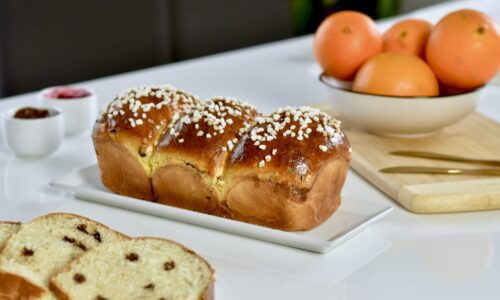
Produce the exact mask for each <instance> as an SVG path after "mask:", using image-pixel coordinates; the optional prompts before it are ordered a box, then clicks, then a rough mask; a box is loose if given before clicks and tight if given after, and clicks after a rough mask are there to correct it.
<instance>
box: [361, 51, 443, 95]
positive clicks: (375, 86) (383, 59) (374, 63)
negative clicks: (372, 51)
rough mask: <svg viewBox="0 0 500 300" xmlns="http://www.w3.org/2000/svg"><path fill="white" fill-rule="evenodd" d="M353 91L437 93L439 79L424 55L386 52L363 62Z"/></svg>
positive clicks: (387, 93)
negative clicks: (422, 56)
mask: <svg viewBox="0 0 500 300" xmlns="http://www.w3.org/2000/svg"><path fill="white" fill-rule="evenodd" d="M352 89H353V91H355V92H361V93H367V94H377V95H386V96H437V95H438V94H439V83H438V81H437V79H436V76H435V75H434V73H433V72H432V70H431V68H430V67H429V66H428V65H427V64H426V63H425V61H423V60H422V59H421V58H419V57H417V56H415V55H410V54H405V53H397V52H383V53H380V54H377V55H375V56H374V57H372V58H370V59H369V60H368V61H367V62H366V63H364V64H363V66H361V68H360V69H359V71H358V73H357V74H356V78H354V83H353V87H352Z"/></svg>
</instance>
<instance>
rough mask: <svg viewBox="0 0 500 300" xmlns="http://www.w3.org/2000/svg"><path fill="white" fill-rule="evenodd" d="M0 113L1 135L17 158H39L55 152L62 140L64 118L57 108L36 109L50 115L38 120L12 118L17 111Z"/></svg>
mask: <svg viewBox="0 0 500 300" xmlns="http://www.w3.org/2000/svg"><path fill="white" fill-rule="evenodd" d="M21 108H22V107H17V108H13V109H9V110H7V111H5V112H3V113H2V133H3V138H4V141H5V144H6V145H7V147H8V148H9V149H10V150H11V151H12V152H14V154H16V155H17V156H21V157H41V156H46V155H49V154H51V153H53V152H55V151H56V150H57V149H59V147H60V146H61V143H62V141H63V139H64V118H63V115H62V111H61V110H60V109H58V108H49V107H37V108H45V109H48V110H49V113H50V115H49V116H48V117H46V118H39V119H19V118H14V115H15V113H16V112H17V110H19V109H21Z"/></svg>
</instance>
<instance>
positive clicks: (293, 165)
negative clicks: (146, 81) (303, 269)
mask: <svg viewBox="0 0 500 300" xmlns="http://www.w3.org/2000/svg"><path fill="white" fill-rule="evenodd" d="M158 89H161V88H160V87H141V88H138V89H131V90H128V92H125V94H126V95H128V96H126V97H123V96H119V97H117V98H116V99H115V100H114V101H113V102H112V103H111V104H110V105H109V106H108V108H107V110H106V111H105V112H104V114H103V117H102V118H101V120H100V121H98V123H97V125H96V127H95V130H94V133H93V140H94V144H95V148H96V152H97V158H98V163H99V167H100V170H101V176H102V181H103V183H104V185H105V186H106V187H108V188H109V189H110V190H111V191H113V192H116V193H119V194H123V195H127V196H131V197H136V198H140V199H146V200H151V201H156V202H159V203H162V204H167V205H172V206H177V207H181V208H185V209H190V210H195V211H199V212H203V213H208V214H213V215H218V216H222V217H226V218H231V219H235V220H240V221H244V222H249V223H254V224H258V225H262V226H268V227H271V228H276V229H281V230H288V231H295V230H308V229H311V228H313V227H315V226H317V225H318V224H320V223H321V222H323V221H325V220H326V219H327V218H328V217H329V216H330V215H331V214H332V213H333V212H334V211H335V210H336V209H337V207H338V206H339V205H340V192H341V189H342V187H343V184H344V181H345V178H346V175H347V170H348V167H349V161H350V156H351V154H350V146H349V142H348V140H347V138H346V137H345V136H344V134H343V133H342V131H341V130H340V122H339V121H337V120H335V119H332V118H331V117H330V116H328V115H327V114H325V113H322V112H321V111H319V110H317V109H313V108H310V107H287V108H284V109H279V110H277V111H276V112H274V113H271V114H270V115H268V116H262V114H261V113H260V112H258V111H257V110H256V109H255V108H253V107H252V106H251V105H248V104H246V103H244V102H241V101H237V100H235V99H228V98H224V97H214V98H213V99H210V100H208V101H205V102H200V101H198V100H197V99H196V98H195V97H193V96H183V97H180V96H179V97H178V98H175V97H174V98H172V97H170V96H162V97H163V98H161V99H157V98H154V99H155V100H154V101H162V103H165V106H166V107H169V109H165V111H163V110H154V111H153V112H154V114H151V110H148V111H147V110H145V107H143V106H142V105H143V104H142V103H143V100H142V99H143V98H142V97H143V96H142V95H143V93H137V92H135V93H134V92H130V91H134V90H140V91H148V92H149V94H150V95H153V94H154V91H156V90H158ZM170 89H171V90H175V89H174V88H170ZM121 95H123V93H122V94H121ZM154 95H156V94H154ZM166 95H170V94H169V93H166ZM183 95H189V94H187V93H185V92H183ZM151 97H152V96H151ZM184 98H187V99H189V100H186V101H184V100H183V102H182V103H184V104H183V105H179V101H180V100H179V99H184ZM175 99H177V100H175ZM138 101H139V103H140V104H137V103H138ZM120 107H121V108H120ZM130 107H132V108H131V111H130V112H129V111H128V110H126V109H128V108H130ZM120 109H122V110H123V109H125V111H124V114H125V115H126V116H129V115H130V114H131V113H133V112H134V111H135V112H134V113H133V114H132V115H133V116H135V117H131V118H125V117H120ZM117 111H118V113H117ZM172 112H174V113H173V115H174V116H175V117H172ZM150 114H151V116H150ZM151 120H152V121H151ZM158 120H164V121H165V123H164V124H162V126H161V127H159V128H158V129H156V127H151V126H149V125H147V126H145V124H150V122H152V123H151V124H157V123H158ZM109 124H114V125H113V126H110V125H109ZM136 128H140V129H136ZM153 130H157V131H154V132H153ZM122 131H123V132H125V131H126V134H125V133H123V136H122V133H121V132H122ZM139 132H140V133H139ZM151 132H153V133H152V134H151V135H150V133H151ZM144 137H148V139H146V140H144V141H146V142H147V146H146V149H147V151H146V153H145V155H143V156H141V155H140V149H141V147H142V148H144V145H142V144H141V142H140V141H141V139H143V138H144ZM130 145H134V146H133V147H132V146H130Z"/></svg>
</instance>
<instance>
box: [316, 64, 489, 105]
mask: <svg viewBox="0 0 500 300" xmlns="http://www.w3.org/2000/svg"><path fill="white" fill-rule="evenodd" d="M325 78H331V79H333V80H335V79H334V78H332V77H331V76H329V75H328V74H326V73H325V72H324V71H323V72H321V74H319V76H318V79H319V81H320V82H321V83H323V84H324V85H326V86H328V87H330V88H333V89H336V90H341V91H344V92H346V93H352V94H357V95H365V96H373V97H375V98H379V99H383V98H393V99H401V98H403V99H411V100H415V99H418V100H439V99H449V98H452V97H457V96H464V95H468V94H473V93H476V92H478V91H480V90H482V89H483V88H484V87H485V86H486V85H485V84H483V85H481V86H479V87H477V88H475V89H473V90H470V91H468V92H465V93H461V94H455V95H445V96H440V95H439V96H391V95H379V94H369V93H361V92H356V91H353V90H350V89H346V88H342V87H338V86H334V85H331V84H330V83H329V82H328V81H326V80H325Z"/></svg>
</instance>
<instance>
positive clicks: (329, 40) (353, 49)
mask: <svg viewBox="0 0 500 300" xmlns="http://www.w3.org/2000/svg"><path fill="white" fill-rule="evenodd" d="M381 50H382V37H381V35H380V33H379V31H378V29H377V26H376V25H375V22H373V20H372V19H370V17H368V16H367V15H364V14H362V13H359V12H354V11H341V12H338V13H334V14H332V15H330V16H328V17H327V18H326V19H325V20H324V21H323V22H322V23H321V24H320V26H319V27H318V30H316V34H315V35H314V55H315V56H316V60H317V61H318V63H319V65H320V66H321V67H322V68H323V70H324V71H325V73H326V74H328V75H330V76H332V77H333V78H336V79H339V80H352V78H354V74H355V73H356V70H357V69H358V68H359V67H360V66H361V65H362V64H363V62H365V61H366V60H367V59H368V58H370V57H371V56H373V55H374V54H376V53H379V52H380V51H381Z"/></svg>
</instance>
